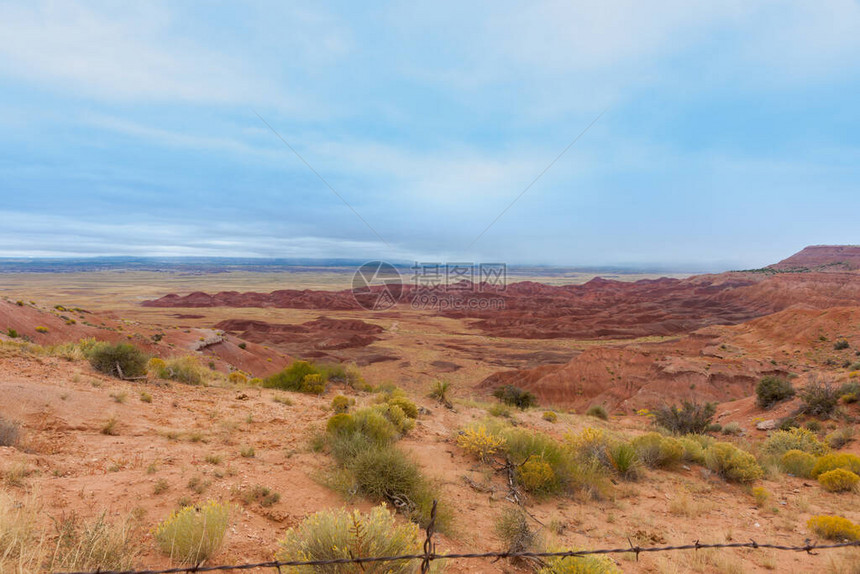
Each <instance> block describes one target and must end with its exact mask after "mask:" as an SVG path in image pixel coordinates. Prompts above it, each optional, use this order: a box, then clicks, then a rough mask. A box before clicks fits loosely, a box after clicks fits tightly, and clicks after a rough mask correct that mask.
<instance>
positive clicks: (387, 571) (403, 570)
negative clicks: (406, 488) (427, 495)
mask: <svg viewBox="0 0 860 574" xmlns="http://www.w3.org/2000/svg"><path fill="white" fill-rule="evenodd" d="M421 547H422V539H421V532H420V531H419V530H418V526H416V525H415V524H411V523H406V524H398V523H397V521H396V520H395V518H394V514H393V513H391V512H389V511H388V510H387V509H386V508H385V506H377V507H374V508H373V509H371V511H370V512H369V513H368V514H363V513H361V512H360V511H358V510H353V511H352V512H348V511H346V510H343V509H341V510H327V511H322V512H317V513H316V514H312V515H311V516H309V517H307V518H306V519H305V520H304V521H303V522H302V523H301V524H300V525H299V526H297V527H295V528H290V529H289V530H288V531H287V533H286V534H285V535H284V538H283V539H281V541H280V542H279V549H278V551H277V553H276V554H275V558H276V559H277V560H280V561H297V562H309V561H318V560H337V559H349V558H355V557H357V556H366V557H373V556H399V555H403V554H407V555H408V554H420V553H421ZM419 562H420V561H419V560H401V561H397V562H366V563H363V564H336V565H330V566H326V567H324V568H325V569H324V570H323V569H322V568H321V567H318V566H294V567H291V568H290V570H291V571H295V572H298V573H304V574H313V573H315V572H326V573H328V574H413V573H414V572H416V571H417V570H418V565H419Z"/></svg>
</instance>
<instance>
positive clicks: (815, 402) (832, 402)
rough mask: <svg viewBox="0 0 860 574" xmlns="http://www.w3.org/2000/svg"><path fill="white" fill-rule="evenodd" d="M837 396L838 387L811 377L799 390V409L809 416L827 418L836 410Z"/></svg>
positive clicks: (838, 394)
mask: <svg viewBox="0 0 860 574" xmlns="http://www.w3.org/2000/svg"><path fill="white" fill-rule="evenodd" d="M839 396H840V392H839V388H838V387H836V386H835V385H833V384H831V383H829V382H825V381H823V380H822V379H821V378H818V377H813V378H811V379H810V381H809V382H808V383H807V384H806V387H804V388H803V390H801V391H800V398H801V400H802V401H803V404H802V405H801V411H802V412H803V413H805V414H807V415H809V416H814V417H819V418H823V419H826V418H829V417H830V415H832V414H833V411H834V410H836V405H837V404H838V403H839Z"/></svg>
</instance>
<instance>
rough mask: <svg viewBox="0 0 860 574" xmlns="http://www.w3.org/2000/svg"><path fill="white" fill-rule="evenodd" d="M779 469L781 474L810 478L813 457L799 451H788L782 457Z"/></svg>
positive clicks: (813, 464) (813, 463) (813, 461)
mask: <svg viewBox="0 0 860 574" xmlns="http://www.w3.org/2000/svg"><path fill="white" fill-rule="evenodd" d="M779 467H780V468H781V469H782V471H783V472H785V473H787V474H792V475H794V476H796V477H799V478H811V477H812V469H813V468H814V467H815V457H814V456H812V455H811V454H809V453H808V452H803V451H801V450H790V451H788V452H786V453H785V454H783V455H782V458H780V460H779Z"/></svg>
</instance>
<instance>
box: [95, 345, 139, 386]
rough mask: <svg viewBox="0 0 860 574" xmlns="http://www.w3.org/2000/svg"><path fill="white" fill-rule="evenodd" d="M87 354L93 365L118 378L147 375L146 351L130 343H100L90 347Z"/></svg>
mask: <svg viewBox="0 0 860 574" xmlns="http://www.w3.org/2000/svg"><path fill="white" fill-rule="evenodd" d="M87 356H88V358H89V360H90V364H91V365H92V367H93V368H94V369H95V370H97V371H99V372H101V373H104V374H106V375H110V376H112V377H117V378H129V377H142V376H144V375H146V362H147V361H148V360H149V357H147V355H146V353H144V352H143V351H141V350H140V349H138V348H137V347H135V346H134V345H131V344H129V343H117V344H116V345H111V344H109V343H98V344H96V345H94V346H93V347H92V348H90V349H89V351H88V353H87Z"/></svg>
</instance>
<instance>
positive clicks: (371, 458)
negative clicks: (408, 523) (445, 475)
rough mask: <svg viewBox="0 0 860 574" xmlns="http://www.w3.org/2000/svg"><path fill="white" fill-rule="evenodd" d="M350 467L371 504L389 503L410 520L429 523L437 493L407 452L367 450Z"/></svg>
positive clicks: (379, 448) (378, 448)
mask: <svg viewBox="0 0 860 574" xmlns="http://www.w3.org/2000/svg"><path fill="white" fill-rule="evenodd" d="M347 466H348V468H349V470H350V471H351V472H352V475H353V478H354V479H355V483H356V486H357V487H358V491H359V492H360V493H361V494H363V495H364V496H366V497H368V498H369V499H371V500H372V501H376V502H390V503H392V504H394V506H395V507H396V508H397V509H398V510H399V511H401V512H403V513H404V514H406V516H408V517H409V518H410V519H411V520H413V521H415V522H418V523H419V524H421V525H422V526H426V525H427V524H428V522H429V520H430V511H431V509H432V506H433V499H434V498H435V493H434V492H433V488H432V487H431V485H430V483H429V482H428V481H427V480H426V479H425V478H424V476H423V475H422V474H421V470H420V468H419V467H418V465H417V464H416V463H415V462H414V461H413V460H412V459H411V458H410V457H408V456H407V455H406V454H405V453H403V452H401V451H399V450H397V449H395V448H394V447H390V446H388V447H374V448H368V449H364V450H362V451H360V452H359V453H358V454H357V455H356V456H355V458H354V459H353V460H352V461H351V462H349V463H348V465H347Z"/></svg>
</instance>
